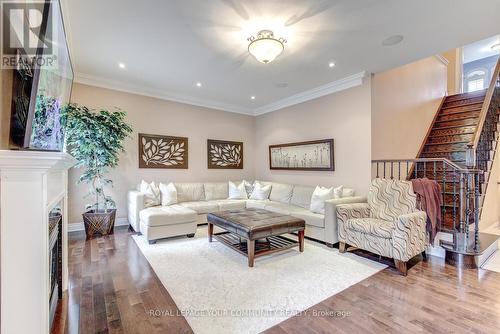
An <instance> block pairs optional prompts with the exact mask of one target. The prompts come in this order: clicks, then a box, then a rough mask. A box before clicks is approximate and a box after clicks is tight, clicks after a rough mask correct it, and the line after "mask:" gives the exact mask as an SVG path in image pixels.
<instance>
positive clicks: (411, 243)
mask: <svg viewBox="0 0 500 334" xmlns="http://www.w3.org/2000/svg"><path fill="white" fill-rule="evenodd" d="M426 221H427V214H426V213H425V212H424V211H416V212H412V213H409V214H406V215H401V216H399V217H398V219H397V220H396V222H395V226H394V230H393V232H392V240H393V247H394V249H393V254H394V258H395V259H397V260H400V261H404V262H406V261H408V260H410V259H411V258H412V257H414V256H415V255H418V254H420V253H422V252H423V251H424V250H425V247H426V232H425V227H426Z"/></svg>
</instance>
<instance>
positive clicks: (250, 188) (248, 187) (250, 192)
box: [243, 180, 253, 198]
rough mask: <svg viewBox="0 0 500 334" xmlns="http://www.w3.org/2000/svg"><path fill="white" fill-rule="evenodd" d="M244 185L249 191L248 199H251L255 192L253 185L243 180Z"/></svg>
mask: <svg viewBox="0 0 500 334" xmlns="http://www.w3.org/2000/svg"><path fill="white" fill-rule="evenodd" d="M243 183H244V184H245V190H246V191H247V197H248V198H250V195H252V191H253V184H252V183H250V182H248V181H245V180H243Z"/></svg>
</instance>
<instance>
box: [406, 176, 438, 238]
mask: <svg viewBox="0 0 500 334" xmlns="http://www.w3.org/2000/svg"><path fill="white" fill-rule="evenodd" d="M411 183H412V185H413V191H414V192H415V194H416V195H417V205H418V207H419V208H420V209H421V210H423V211H425V212H426V213H427V227H426V230H427V233H428V234H429V241H430V243H431V244H433V243H434V238H435V237H436V234H437V229H438V226H441V221H442V217H441V205H442V203H443V200H442V199H443V197H442V195H441V187H440V186H439V183H437V182H436V181H434V180H429V179H428V178H426V177H425V178H422V179H413V180H411Z"/></svg>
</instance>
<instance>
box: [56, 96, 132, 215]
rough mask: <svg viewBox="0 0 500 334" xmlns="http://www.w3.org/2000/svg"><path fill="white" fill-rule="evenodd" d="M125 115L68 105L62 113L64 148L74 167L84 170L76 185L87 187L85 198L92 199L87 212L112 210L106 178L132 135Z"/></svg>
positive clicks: (113, 203)
mask: <svg viewBox="0 0 500 334" xmlns="http://www.w3.org/2000/svg"><path fill="white" fill-rule="evenodd" d="M125 117H126V113H125V112H123V111H121V110H117V111H113V112H111V111H108V110H105V109H101V110H98V111H97V110H90V109H88V108H87V107H85V106H79V105H75V104H70V105H68V106H67V107H66V108H65V110H64V113H63V120H64V123H65V126H66V146H67V148H68V151H69V153H70V154H71V155H72V156H73V157H74V158H75V159H76V160H77V164H76V166H75V167H84V168H85V170H84V172H83V173H82V175H81V176H80V178H79V180H78V183H82V182H83V183H87V184H89V185H90V192H89V194H88V195H87V196H95V197H94V198H95V202H94V203H93V204H88V205H87V206H86V209H87V210H95V211H99V210H100V209H102V208H104V210H105V211H107V210H108V209H110V208H114V207H115V202H114V201H113V199H112V198H111V197H110V196H108V195H106V193H105V191H104V188H105V186H111V185H112V181H111V180H110V179H108V178H106V177H105V175H106V174H107V173H108V172H109V170H110V169H111V168H114V167H116V166H117V165H118V156H119V153H120V152H123V141H124V140H125V138H126V137H128V136H129V134H130V133H131V132H132V128H131V127H130V125H128V124H127V123H126V122H125Z"/></svg>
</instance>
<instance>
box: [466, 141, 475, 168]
mask: <svg viewBox="0 0 500 334" xmlns="http://www.w3.org/2000/svg"><path fill="white" fill-rule="evenodd" d="M465 165H466V166H467V168H474V167H475V166H476V150H475V149H474V144H472V143H469V144H467V150H466V151H465Z"/></svg>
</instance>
